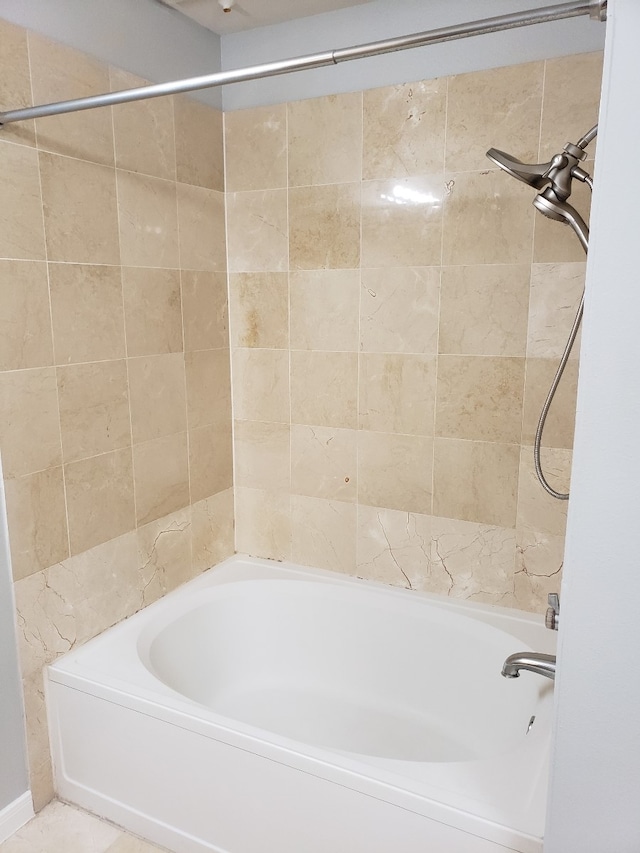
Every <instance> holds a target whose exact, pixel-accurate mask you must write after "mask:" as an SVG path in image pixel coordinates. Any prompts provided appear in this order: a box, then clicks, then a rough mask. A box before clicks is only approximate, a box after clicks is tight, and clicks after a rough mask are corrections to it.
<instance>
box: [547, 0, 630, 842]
mask: <svg viewBox="0 0 640 853" xmlns="http://www.w3.org/2000/svg"><path fill="white" fill-rule="evenodd" d="M639 44H640V3H638V0H610V2H609V22H608V24H607V45H606V51H605V70H604V81H603V96H602V103H601V117H600V120H601V123H600V137H599V140H598V171H597V177H596V187H595V193H594V198H593V207H592V213H591V223H592V233H593V236H592V240H591V245H590V254H589V261H588V269H587V299H586V309H585V317H584V329H583V338H582V355H581V361H580V382H579V391H578V417H577V426H576V437H575V451H574V473H573V479H572V483H571V501H570V505H569V520H568V527H567V540H566V543H567V544H566V554H565V572H564V580H563V584H562V600H561V616H562V621H561V630H560V638H559V639H560V649H559V675H558V680H557V682H556V730H555V745H554V759H553V771H552V779H551V791H550V801H549V814H548V823H547V834H546V839H547V840H546V844H545V853H638V851H640V663H639V660H638V657H639V652H640V559H639V556H638V537H637V533H638V530H639V529H640V332H639V328H640V326H639V324H640V273H639V271H638V248H637V246H638V233H639V224H640V214H639V213H638V199H639V198H640V170H638V168H637V164H636V159H637V158H635V157H634V156H633V155H634V154H635V150H636V148H637V145H638V142H639V141H640V109H639V108H638V107H639V105H640V54H639V53H638V45H639Z"/></svg>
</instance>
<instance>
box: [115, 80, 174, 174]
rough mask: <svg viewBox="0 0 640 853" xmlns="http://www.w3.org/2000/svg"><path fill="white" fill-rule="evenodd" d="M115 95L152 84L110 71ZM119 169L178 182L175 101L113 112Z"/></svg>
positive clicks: (141, 104) (152, 102) (120, 107)
mask: <svg viewBox="0 0 640 853" xmlns="http://www.w3.org/2000/svg"><path fill="white" fill-rule="evenodd" d="M109 77H110V80H111V91H112V92H119V91H121V90H122V89H137V88H138V87H139V86H146V85H147V84H148V83H147V81H146V80H144V79H143V78H142V77H136V76H135V75H134V74H129V72H127V71H122V70H121V69H119V68H110V69H109ZM113 130H114V136H115V148H116V166H117V167H118V168H119V169H126V170H127V171H129V172H141V173H142V174H143V175H154V176H155V177H156V178H166V179H167V180H170V181H175V179H176V145H175V139H174V128H173V100H172V98H170V97H167V98H148V99H147V100H144V101H136V102H135V103H131V104H118V106H117V107H116V108H115V110H113Z"/></svg>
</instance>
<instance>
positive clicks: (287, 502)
mask: <svg viewBox="0 0 640 853" xmlns="http://www.w3.org/2000/svg"><path fill="white" fill-rule="evenodd" d="M236 550H237V551H238V553H240V554H249V555H250V556H252V557H264V558H265V559H268V560H289V559H291V497H290V495H287V494H283V493H282V492H269V491H262V490H261V489H247V488H243V487H242V486H238V487H237V488H236Z"/></svg>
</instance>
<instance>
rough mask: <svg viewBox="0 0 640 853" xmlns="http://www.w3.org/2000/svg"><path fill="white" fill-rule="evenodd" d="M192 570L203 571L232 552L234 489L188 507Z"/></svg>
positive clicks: (233, 546) (233, 545)
mask: <svg viewBox="0 0 640 853" xmlns="http://www.w3.org/2000/svg"><path fill="white" fill-rule="evenodd" d="M191 525H192V563H193V571H194V573H195V572H204V571H205V570H206V569H209V568H211V567H212V566H215V565H216V564H217V563H220V562H222V560H226V559H227V557H231V556H232V554H233V553H234V551H235V541H234V539H235V537H234V534H235V529H234V528H235V521H234V499H233V489H226V491H224V492H220V493H219V494H217V495H213V496H212V497H210V498H206V499H205V500H203V501H197V502H195V503H193V504H192V505H191Z"/></svg>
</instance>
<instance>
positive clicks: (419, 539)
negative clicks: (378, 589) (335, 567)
mask: <svg viewBox="0 0 640 853" xmlns="http://www.w3.org/2000/svg"><path fill="white" fill-rule="evenodd" d="M357 571H358V577H362V578H366V579H367V580H372V581H381V582H382V583H387V584H391V585H392V586H401V587H404V588H405V589H418V590H428V591H429V592H439V593H444V594H446V593H447V592H448V590H449V586H450V583H449V577H448V575H447V574H446V573H445V572H444V571H442V570H441V568H440V567H439V566H438V565H437V564H435V565H434V563H433V560H432V559H431V516H429V515H420V514H418V513H414V512H399V511H398V510H395V509H382V508H381V507H375V506H362V505H361V506H359V507H358V566H357Z"/></svg>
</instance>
